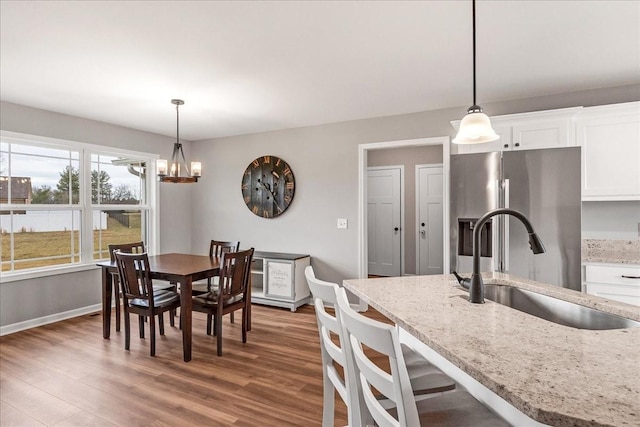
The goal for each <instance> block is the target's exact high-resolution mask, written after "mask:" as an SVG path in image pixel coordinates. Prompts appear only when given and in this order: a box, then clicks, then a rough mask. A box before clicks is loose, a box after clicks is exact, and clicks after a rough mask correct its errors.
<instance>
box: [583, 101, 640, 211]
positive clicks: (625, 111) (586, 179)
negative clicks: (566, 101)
mask: <svg viewBox="0 0 640 427" xmlns="http://www.w3.org/2000/svg"><path fill="white" fill-rule="evenodd" d="M576 133H577V139H578V144H579V145H580V146H581V147H582V199H583V200H640V102H629V103H625V104H615V105H604V106H598V107H589V108H585V109H584V110H583V112H582V113H581V114H580V116H579V118H578V120H577V123H576Z"/></svg>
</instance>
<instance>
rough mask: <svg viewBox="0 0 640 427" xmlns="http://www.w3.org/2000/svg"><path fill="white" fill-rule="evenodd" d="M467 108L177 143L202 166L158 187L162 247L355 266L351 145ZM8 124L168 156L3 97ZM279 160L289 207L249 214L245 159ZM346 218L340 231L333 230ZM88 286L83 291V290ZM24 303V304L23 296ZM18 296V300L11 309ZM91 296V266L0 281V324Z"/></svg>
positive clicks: (432, 130)
mask: <svg viewBox="0 0 640 427" xmlns="http://www.w3.org/2000/svg"><path fill="white" fill-rule="evenodd" d="M637 100H640V85H634V86H625V87H618V88H606V89H600V90H592V91H586V92H579V93H572V94H565V95H555V96H543V97H537V98H530V99H526V100H517V101H505V102H498V103H491V104H484V105H483V106H484V107H485V112H486V113H488V114H489V115H501V114H510V113H519V112H526V111H535V110H544V109H552V108H562V107H571V106H576V105H584V106H592V105H600V104H613V103H618V102H628V101H637ZM466 108H467V106H460V107H456V108H450V109H444V110H437V111H428V112H419V113H412V114H404V115H399V116H392V117H381V118H371V119H365V120H357V121H350V122H342V123H333V124H327V125H321V126H312V127H306V128H299V129H287V130H280V131H274V132H265V133H259V134H252V135H242V136H235V137H227V138H218V139H213V140H207V141H199V142H196V143H193V144H188V143H185V151H186V155H187V156H189V148H190V146H191V149H192V152H193V156H194V158H198V159H199V160H201V161H202V163H203V173H204V176H203V178H202V179H201V181H200V182H199V183H198V184H196V185H170V184H163V185H162V186H161V187H160V211H161V215H160V227H161V230H162V233H161V236H160V250H161V252H170V251H175V252H193V253H206V251H207V248H208V242H209V240H210V239H212V238H217V239H223V240H225V239H229V240H232V239H233V240H236V239H238V240H240V241H241V244H242V246H243V247H250V246H254V247H255V248H256V249H259V250H274V251H285V252H299V253H309V254H311V255H312V257H313V258H312V264H313V265H314V267H315V268H316V270H317V273H318V275H319V277H321V278H323V279H325V280H331V281H337V282H340V281H342V279H344V278H352V277H356V276H357V273H358V235H357V234H358V233H357V208H358V144H363V143H369V142H380V141H392V140H400V139H413V138H424V137H431V136H443V135H453V128H452V127H451V125H450V124H449V122H450V121H451V120H459V119H460V118H461V117H462V116H463V115H464V113H465V111H466ZM0 128H2V129H3V130H7V131H13V132H22V133H27V134H35V135H42V136H47V137H52V138H62V139H70V140H75V141H80V142H86V143H91V144H99V145H106V146H110V147H120V148H126V149H131V150H137V151H144V152H149V153H159V154H160V155H161V156H162V157H165V158H168V157H169V156H170V154H171V149H172V145H173V138H171V137H167V136H160V135H155V134H151V133H147V132H141V131H137V130H133V129H127V128H123V127H119V126H114V125H109V124H106V123H100V122H96V121H92V120H86V119H82V118H78V117H72V116H68V115H64V114H58V113H53V112H49V111H44V110H39V109H35V108H29V107H23V106H19V105H16V104H11V103H6V102H2V103H1V105H0ZM264 154H272V155H277V156H280V157H282V158H283V159H285V160H286V161H287V162H288V163H289V164H290V165H291V166H292V168H293V171H294V173H295V175H296V184H297V190H296V195H295V199H294V201H293V203H292V205H291V207H290V208H289V209H288V210H287V211H286V212H285V214H284V215H282V216H281V217H278V218H276V219H263V218H259V217H257V216H254V215H253V214H252V213H251V212H250V211H249V210H248V209H247V208H246V206H245V204H244V202H243V200H242V197H241V196H240V182H241V178H242V173H243V171H244V169H245V168H246V166H247V165H248V164H249V162H250V161H252V160H253V159H254V158H256V157H258V156H261V155H264ZM337 218H348V219H349V228H348V229H347V230H338V229H336V219H337ZM87 289H90V290H87ZM25 301H28V303H24V302H25ZM17 302H20V303H21V306H20V309H16V308H15V307H16V306H17ZM99 302H100V279H99V274H98V271H89V272H83V273H72V274H65V275H60V276H54V277H46V278H42V279H32V280H23V281H16V282H8V283H1V284H0V326H6V325H10V324H13V323H17V322H21V321H26V320H30V319H35V318H39V317H43V316H47V315H51V314H55V313H59V312H63V311H67V310H73V309H78V308H82V307H86V306H90V305H93V304H98V303H99Z"/></svg>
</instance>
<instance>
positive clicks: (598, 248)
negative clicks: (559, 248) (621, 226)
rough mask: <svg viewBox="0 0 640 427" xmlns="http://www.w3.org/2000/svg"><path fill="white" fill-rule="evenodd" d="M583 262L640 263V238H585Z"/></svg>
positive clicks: (583, 242) (583, 241)
mask: <svg viewBox="0 0 640 427" xmlns="http://www.w3.org/2000/svg"><path fill="white" fill-rule="evenodd" d="M582 262H584V263H606V264H634V265H640V240H606V239H583V240H582Z"/></svg>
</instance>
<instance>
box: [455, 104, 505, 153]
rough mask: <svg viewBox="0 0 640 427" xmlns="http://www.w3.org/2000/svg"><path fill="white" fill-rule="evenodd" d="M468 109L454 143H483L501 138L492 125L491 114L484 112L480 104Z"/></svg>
mask: <svg viewBox="0 0 640 427" xmlns="http://www.w3.org/2000/svg"><path fill="white" fill-rule="evenodd" d="M474 107H477V108H476V109H474V110H472V108H473V107H470V108H469V110H467V115H466V116H464V117H463V118H462V121H461V122H460V128H459V129H458V134H457V135H456V137H455V138H454V140H453V143H454V144H481V143H483V142H490V141H495V140H496V139H499V138H500V136H498V134H497V133H496V132H495V131H494V130H493V128H492V127H491V120H489V116H487V115H486V114H484V113H483V112H482V108H480V107H478V106H474Z"/></svg>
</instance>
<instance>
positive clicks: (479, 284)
mask: <svg viewBox="0 0 640 427" xmlns="http://www.w3.org/2000/svg"><path fill="white" fill-rule="evenodd" d="M496 215H511V216H514V217H516V218H518V219H519V220H520V221H521V222H522V223H523V224H524V226H525V228H526V229H527V233H529V246H530V247H531V251H532V252H533V253H534V254H541V253H544V252H545V249H544V245H543V244H542V241H541V240H540V237H538V235H537V234H536V232H535V231H534V230H533V226H532V225H531V222H529V219H527V217H526V216H524V215H523V214H522V213H520V212H518V211H516V210H513V209H507V208H500V209H494V210H492V211H489V212H487V213H486V214H484V215H482V217H480V219H478V222H476V224H475V227H474V229H473V273H472V274H471V279H469V278H462V277H460V276H459V275H458V274H457V273H456V272H455V271H454V272H453V274H454V275H455V276H456V278H457V279H458V282H460V284H461V285H462V286H463V287H464V288H467V289H469V302H472V303H476V304H482V303H484V282H483V281H482V276H481V275H480V232H481V231H482V227H483V226H484V225H485V223H486V222H487V221H489V219H490V218H491V217H494V216H496Z"/></svg>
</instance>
